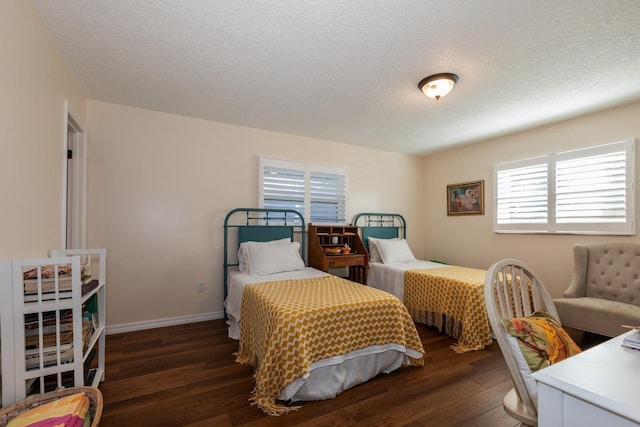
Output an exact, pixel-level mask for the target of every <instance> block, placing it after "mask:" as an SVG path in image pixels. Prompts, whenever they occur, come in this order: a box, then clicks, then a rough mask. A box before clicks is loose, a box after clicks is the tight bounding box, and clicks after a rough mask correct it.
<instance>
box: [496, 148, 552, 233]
mask: <svg viewBox="0 0 640 427" xmlns="http://www.w3.org/2000/svg"><path fill="white" fill-rule="evenodd" d="M548 177H549V164H548V162H547V161H546V159H532V160H528V161H522V162H515V163H508V164H502V165H498V169H497V180H496V182H497V188H496V194H497V205H496V220H497V224H499V225H502V226H505V227H504V228H505V229H509V228H511V227H509V225H514V224H518V225H519V226H518V227H516V228H520V229H522V228H525V229H528V230H544V229H546V227H547V224H548V222H549V194H548V193H549V178H548Z"/></svg>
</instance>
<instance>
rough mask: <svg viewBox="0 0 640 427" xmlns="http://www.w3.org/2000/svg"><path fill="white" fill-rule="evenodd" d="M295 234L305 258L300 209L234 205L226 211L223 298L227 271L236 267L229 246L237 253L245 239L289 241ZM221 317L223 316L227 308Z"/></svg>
mask: <svg viewBox="0 0 640 427" xmlns="http://www.w3.org/2000/svg"><path fill="white" fill-rule="evenodd" d="M232 230H236V233H234V234H235V237H237V244H236V245H235V249H234V248H230V245H231V244H232V243H235V242H236V240H235V239H232V237H233V236H230V232H231V231H232ZM296 233H299V234H300V250H301V255H302V259H303V260H306V256H305V251H306V248H307V245H306V244H305V242H306V230H305V223H304V217H303V216H302V214H300V212H298V211H296V210H293V209H262V208H236V209H233V210H231V211H229V213H228V214H227V216H226V217H225V219H224V263H223V270H224V281H223V286H224V299H225V300H226V298H227V280H228V278H229V271H230V269H232V268H234V267H235V268H237V267H238V266H239V262H238V260H237V257H236V258H235V262H233V261H232V260H231V259H230V257H229V250H230V249H231V250H232V251H234V253H237V252H238V248H239V247H240V243H242V242H248V241H254V242H268V241H270V240H277V239H282V238H290V239H291V241H294V237H295V234H296ZM224 316H225V319H226V318H227V312H226V310H225V313H224Z"/></svg>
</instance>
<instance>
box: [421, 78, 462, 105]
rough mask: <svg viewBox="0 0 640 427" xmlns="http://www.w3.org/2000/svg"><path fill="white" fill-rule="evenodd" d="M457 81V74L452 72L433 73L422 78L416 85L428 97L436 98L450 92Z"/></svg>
mask: <svg viewBox="0 0 640 427" xmlns="http://www.w3.org/2000/svg"><path fill="white" fill-rule="evenodd" d="M457 81H458V76H456V75H455V74H452V73H441V74H434V75H433V76H429V77H425V78H424V79H422V80H421V81H420V83H418V87H419V88H420V90H421V91H422V92H423V93H424V94H425V95H427V96H428V97H429V98H432V99H435V100H438V99H440V98H442V97H443V96H446V95H447V94H448V93H449V92H451V89H453V87H454V86H455V85H456V83H457Z"/></svg>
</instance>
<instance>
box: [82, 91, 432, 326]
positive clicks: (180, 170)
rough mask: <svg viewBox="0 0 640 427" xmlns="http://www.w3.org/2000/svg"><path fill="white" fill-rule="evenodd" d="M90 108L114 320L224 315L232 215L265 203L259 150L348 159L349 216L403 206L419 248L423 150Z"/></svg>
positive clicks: (91, 185) (95, 230)
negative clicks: (226, 238) (226, 241)
mask: <svg viewBox="0 0 640 427" xmlns="http://www.w3.org/2000/svg"><path fill="white" fill-rule="evenodd" d="M87 111H88V121H89V129H90V132H89V136H88V145H89V150H88V156H89V179H88V181H89V182H88V194H89V195H88V201H89V206H88V210H89V221H88V236H89V243H88V244H89V246H90V247H106V248H107V257H108V263H107V265H108V271H107V274H108V282H109V288H108V292H107V307H108V308H107V324H108V325H109V326H110V327H112V329H114V328H116V329H117V328H121V327H123V325H128V324H132V323H136V322H146V321H154V320H162V319H172V318H181V317H183V316H198V315H207V314H209V313H217V314H218V315H219V314H221V312H222V301H223V286H222V278H223V271H222V263H223V252H222V246H223V227H222V226H223V222H224V217H225V215H226V214H227V212H228V211H229V210H231V209H234V208H237V207H257V206H258V157H259V156H260V155H265V156H269V157H275V158H284V159H290V160H299V161H307V162H317V163H321V164H329V165H337V166H347V167H348V168H349V217H350V218H353V216H354V215H355V214H356V213H358V212H362V211H378V212H379V211H384V212H388V211H393V212H399V213H401V214H403V215H404V216H405V217H406V218H407V220H408V221H409V223H410V224H411V227H410V231H411V233H412V234H411V238H410V242H411V244H412V245H413V246H414V248H415V251H416V254H417V255H421V254H422V245H421V243H422V239H421V238H420V236H422V235H423V233H424V226H425V224H424V222H423V221H421V219H420V218H421V213H422V212H423V202H422V199H421V198H420V197H419V195H420V194H421V190H420V189H421V184H422V183H421V182H420V177H421V175H422V174H421V159H420V158H417V157H412V156H406V155H399V154H393V153H388V152H383V151H379V150H371V149H365V148H362V147H354V146H349V145H344V144H338V143H334V142H329V141H321V140H313V139H309V138H302V137H298V136H292V135H285V134H280V133H274V132H267V131H261V130H256V129H250V128H244V127H239V126H232V125H226V124H221V123H215V122H210V121H204V120H198V119H192V118H187V117H182V116H176V115H171V114H164V113H158V112H154V111H149V110H142V109H137V108H131V107H126V106H121V105H114V104H108V103H104V102H99V101H93V100H89V101H88V102H87ZM199 280H204V281H205V284H206V286H205V287H206V291H205V293H204V294H203V293H197V292H196V283H197V282H198V281H199ZM138 326H140V325H138Z"/></svg>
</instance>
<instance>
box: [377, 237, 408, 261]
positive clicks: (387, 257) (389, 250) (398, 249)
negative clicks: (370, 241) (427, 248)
mask: <svg viewBox="0 0 640 427" xmlns="http://www.w3.org/2000/svg"><path fill="white" fill-rule="evenodd" d="M376 246H377V247H378V252H380V258H381V259H382V262H383V263H385V264H393V263H403V262H411V261H415V260H416V257H415V256H413V252H411V248H409V245H408V244H407V241H406V240H405V239H392V240H389V239H381V240H378V241H377V242H376Z"/></svg>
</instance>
